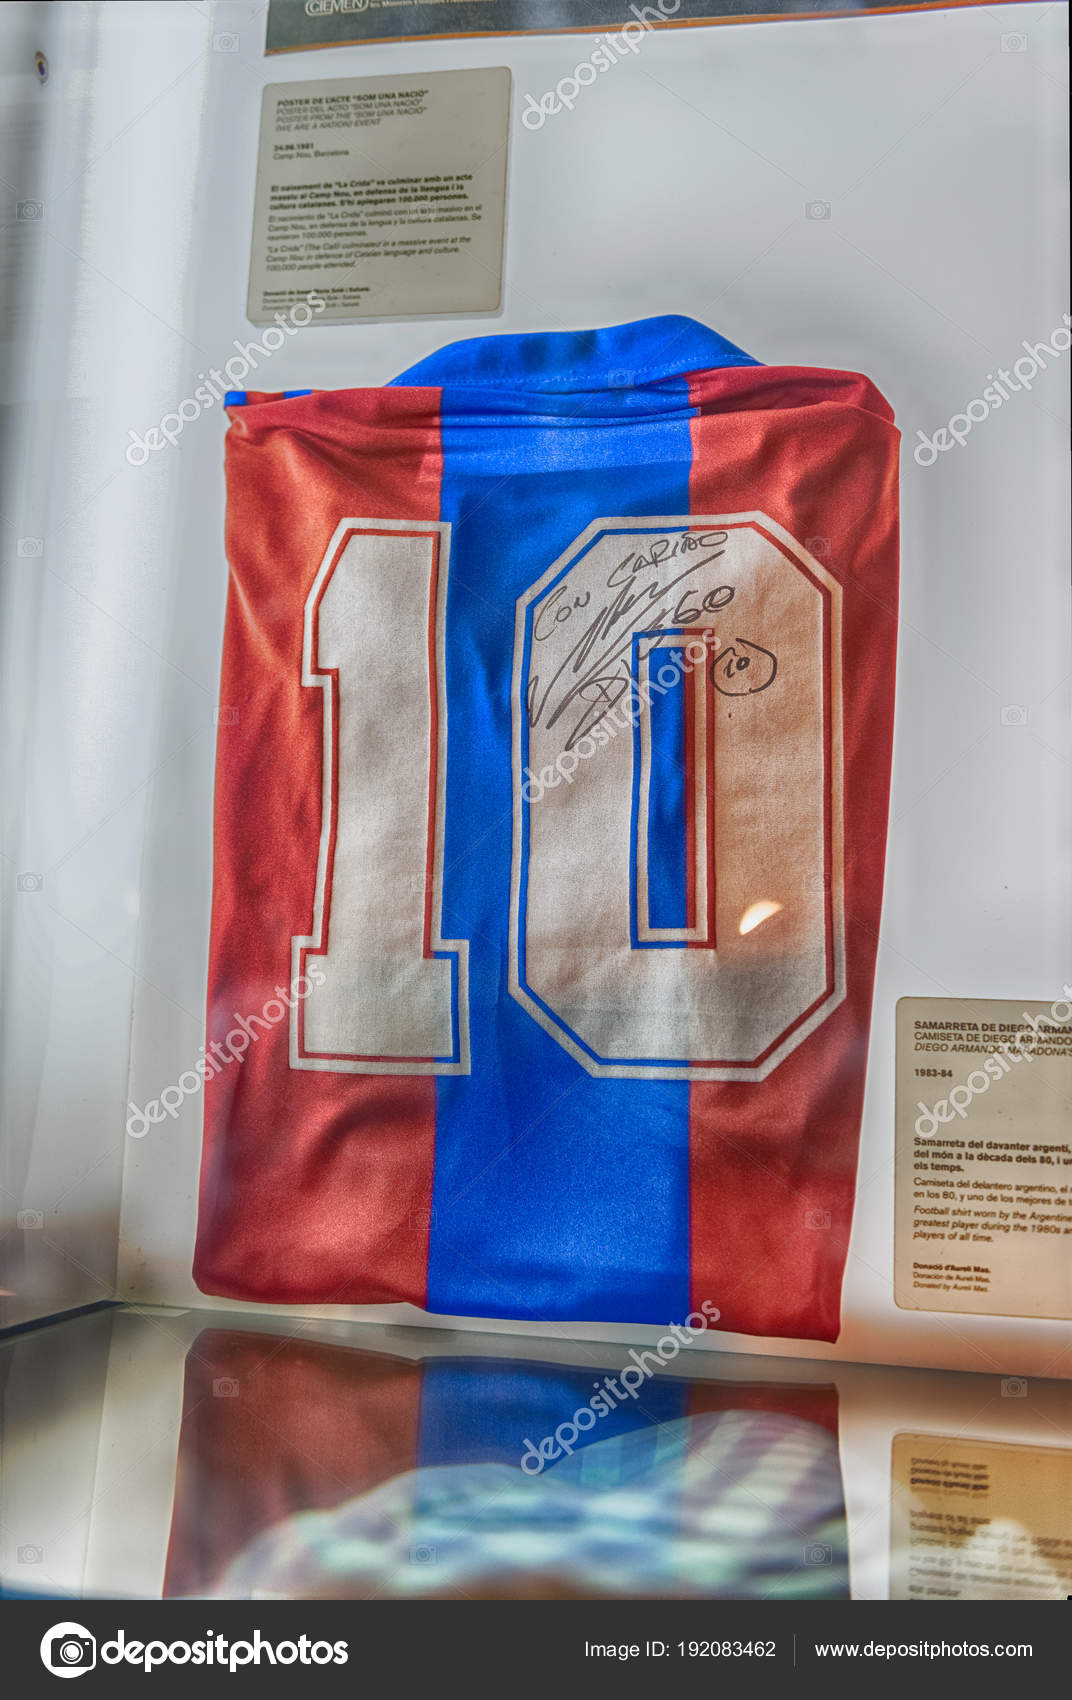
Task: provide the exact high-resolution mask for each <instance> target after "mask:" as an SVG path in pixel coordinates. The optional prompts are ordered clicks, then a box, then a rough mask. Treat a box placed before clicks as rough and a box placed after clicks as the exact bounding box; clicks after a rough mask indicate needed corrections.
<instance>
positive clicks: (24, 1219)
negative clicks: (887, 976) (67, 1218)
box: [15, 1210, 45, 1233]
mask: <svg viewBox="0 0 1072 1700" xmlns="http://www.w3.org/2000/svg"><path fill="white" fill-rule="evenodd" d="M44 1225H45V1218H44V1217H43V1216H42V1214H41V1212H40V1210H16V1212H15V1226H16V1227H17V1228H21V1229H22V1230H23V1232H24V1233H25V1232H28V1231H29V1230H30V1229H32V1228H43V1227H44Z"/></svg>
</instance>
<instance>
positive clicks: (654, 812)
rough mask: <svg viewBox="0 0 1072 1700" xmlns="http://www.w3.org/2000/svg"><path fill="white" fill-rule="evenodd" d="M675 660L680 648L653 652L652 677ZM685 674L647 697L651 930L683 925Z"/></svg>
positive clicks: (685, 911) (681, 661)
mask: <svg viewBox="0 0 1072 1700" xmlns="http://www.w3.org/2000/svg"><path fill="white" fill-rule="evenodd" d="M675 661H676V662H679V664H680V665H681V666H682V668H683V667H684V649H678V648H674V649H657V650H655V651H654V652H653V654H652V655H651V657H650V660H649V666H650V669H651V674H652V676H653V677H654V678H656V679H657V678H658V675H659V669H660V668H661V667H666V668H667V676H669V672H670V671H671V668H670V666H669V664H670V663H673V662H675ZM685 695H686V686H685V673H684V671H682V672H681V673H680V674H679V675H678V678H677V682H676V684H672V685H670V686H669V687H668V688H667V690H666V694H665V696H659V695H658V694H655V693H653V694H652V698H651V708H650V720H649V724H650V727H651V782H650V786H649V791H648V818H647V821H646V822H645V823H644V824H645V826H646V828H647V834H648V914H647V916H646V917H645V916H643V915H642V916H641V917H640V920H641V922H643V921H645V920H646V921H647V923H648V925H649V926H652V927H685V926H687V925H688V884H687V881H688V873H687V868H686V856H685V845H686V834H685V807H686V802H685Z"/></svg>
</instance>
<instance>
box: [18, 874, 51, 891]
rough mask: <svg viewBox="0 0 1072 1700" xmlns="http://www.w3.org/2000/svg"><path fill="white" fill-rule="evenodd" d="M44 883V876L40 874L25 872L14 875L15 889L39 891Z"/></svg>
mask: <svg viewBox="0 0 1072 1700" xmlns="http://www.w3.org/2000/svg"><path fill="white" fill-rule="evenodd" d="M44 883H45V881H44V876H43V875H42V874H31V873H25V874H16V875H15V890H16V891H40V890H41V888H42V887H43V885H44Z"/></svg>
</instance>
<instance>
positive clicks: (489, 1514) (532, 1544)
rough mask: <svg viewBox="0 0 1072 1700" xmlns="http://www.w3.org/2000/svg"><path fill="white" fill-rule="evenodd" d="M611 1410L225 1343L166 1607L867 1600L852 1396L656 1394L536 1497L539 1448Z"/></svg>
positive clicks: (213, 1362)
mask: <svg viewBox="0 0 1072 1700" xmlns="http://www.w3.org/2000/svg"><path fill="white" fill-rule="evenodd" d="M221 1385H222V1386H223V1388H224V1392H222V1393H221V1392H219V1388H220V1386H221ZM591 1387H592V1369H591V1368H590V1367H582V1366H563V1365H560V1364H540V1363H529V1362H517V1361H510V1360H504V1359H500V1358H473V1357H469V1358H459V1357H442V1358H437V1359H428V1360H425V1361H424V1362H423V1363H414V1362H411V1361H408V1360H405V1359H402V1358H399V1359H392V1358H390V1357H388V1356H387V1355H385V1354H380V1353H371V1352H365V1351H358V1350H353V1349H346V1348H341V1347H335V1346H326V1345H320V1344H308V1343H306V1342H303V1341H295V1340H291V1339H280V1338H277V1337H272V1336H266V1335H258V1334H252V1333H244V1332H238V1331H235V1332H233V1333H228V1332H225V1331H221V1330H216V1329H210V1330H206V1331H205V1332H204V1333H203V1334H201V1335H200V1336H199V1337H198V1339H197V1340H196V1341H195V1343H194V1345H193V1347H192V1348H191V1351H190V1354H189V1357H188V1360H187V1369H186V1387H185V1397H184V1421H183V1433H182V1441H181V1447H180V1458H179V1471H178V1477H177V1484H176V1498H175V1508H174V1516H173V1523H172V1537H171V1546H170V1551H169V1560H168V1576H167V1583H166V1588H165V1591H166V1593H168V1594H169V1595H175V1594H201V1595H213V1596H216V1597H224V1598H227V1597H229V1598H250V1597H266V1596H272V1595H278V1596H282V1597H301V1596H305V1597H314V1598H316V1597H332V1596H342V1597H351V1598H366V1597H369V1596H375V1597H377V1598H414V1597H428V1596H442V1597H447V1598H473V1597H489V1596H497V1597H515V1598H547V1597H559V1596H571V1595H580V1596H595V1597H604V1596H607V1597H619V1598H623V1597H624V1598H631V1597H644V1596H666V1597H728V1598H779V1597H785V1598H831V1597H833V1598H846V1597H848V1556H847V1538H846V1527H845V1508H844V1494H843V1488H842V1481H841V1468H840V1462H839V1458H838V1447H837V1402H836V1395H835V1393H834V1391H833V1390H832V1389H830V1388H824V1387H815V1386H805V1387H794V1386H787V1385H785V1384H774V1383H772V1384H770V1385H767V1386H759V1385H756V1384H752V1383H748V1384H743V1383H727V1382H710V1381H697V1382H690V1381H687V1380H685V1379H682V1378H669V1377H664V1378H661V1379H655V1380H653V1381H652V1382H650V1383H649V1384H648V1385H646V1386H645V1387H644V1389H643V1390H642V1392H641V1394H640V1396H639V1398H638V1399H637V1401H636V1402H635V1403H631V1404H630V1405H629V1406H628V1408H621V1409H617V1410H615V1411H613V1412H612V1413H610V1414H609V1415H608V1416H607V1417H606V1418H605V1419H603V1420H601V1421H600V1423H599V1424H598V1426H597V1427H595V1428H594V1429H592V1430H589V1431H587V1432H586V1433H584V1434H582V1435H581V1437H580V1438H579V1439H578V1442H577V1449H576V1450H575V1451H574V1452H573V1454H572V1455H571V1456H568V1457H559V1458H558V1459H557V1460H555V1461H554V1462H553V1463H549V1464H548V1465H547V1467H546V1469H545V1470H544V1471H543V1472H542V1473H541V1474H539V1475H528V1474H526V1473H525V1472H524V1471H523V1470H522V1469H521V1467H520V1464H521V1458H522V1455H523V1448H524V1444H525V1440H526V1438H527V1437H532V1438H533V1439H534V1440H536V1441H537V1442H538V1440H539V1438H540V1437H542V1436H543V1435H545V1434H551V1433H553V1432H554V1430H555V1428H556V1427H558V1426H559V1425H560V1424H562V1423H564V1422H568V1420H569V1418H570V1417H571V1415H572V1413H573V1412H575V1411H576V1410H577V1408H578V1407H579V1406H581V1405H583V1404H584V1403H585V1402H586V1401H587V1399H588V1397H589V1396H590V1390H591Z"/></svg>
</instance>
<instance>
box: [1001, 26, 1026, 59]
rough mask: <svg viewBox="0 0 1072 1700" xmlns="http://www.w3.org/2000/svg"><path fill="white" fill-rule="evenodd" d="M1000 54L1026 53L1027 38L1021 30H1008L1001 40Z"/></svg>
mask: <svg viewBox="0 0 1072 1700" xmlns="http://www.w3.org/2000/svg"><path fill="white" fill-rule="evenodd" d="M1001 51H1002V53H1026V52H1027V37H1026V35H1024V33H1023V31H1022V30H1009V31H1008V32H1007V33H1006V34H1005V35H1003V36H1002V38H1001Z"/></svg>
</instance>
